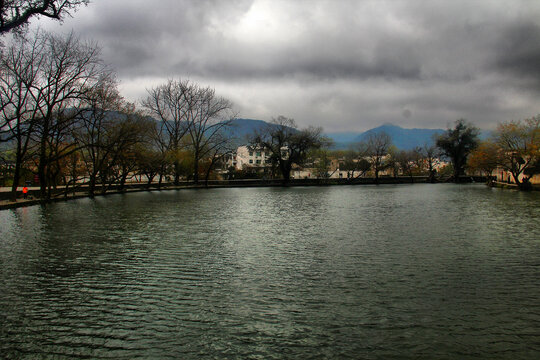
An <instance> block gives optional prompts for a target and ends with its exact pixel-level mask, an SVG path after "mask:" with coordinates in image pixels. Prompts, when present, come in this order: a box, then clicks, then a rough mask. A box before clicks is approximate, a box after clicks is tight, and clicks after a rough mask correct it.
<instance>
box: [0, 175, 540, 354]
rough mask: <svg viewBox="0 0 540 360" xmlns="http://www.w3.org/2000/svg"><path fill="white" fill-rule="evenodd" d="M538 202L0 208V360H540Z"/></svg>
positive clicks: (304, 195)
mask: <svg viewBox="0 0 540 360" xmlns="http://www.w3.org/2000/svg"><path fill="white" fill-rule="evenodd" d="M539 200H540V194H538V193H517V192H512V191H500V190H495V189H489V188H486V187H484V186H480V185H476V186H474V185H472V186H471V185H468V186H454V185H447V184H436V185H427V184H426V185H400V186H378V187H376V186H351V187H345V186H344V187H322V188H311V187H309V188H289V189H281V188H255V189H247V188H246V189H215V190H182V191H166V192H152V193H137V194H129V195H115V196H107V197H103V198H96V199H94V200H90V199H83V200H77V201H71V202H66V203H57V204H51V205H47V206H45V207H39V206H35V207H29V208H22V209H17V210H8V211H1V212H0V224H1V225H2V227H1V230H0V265H1V270H0V271H1V273H0V284H1V288H2V290H1V291H0V355H2V357H6V358H24V357H28V358H49V357H55V356H56V357H63V356H67V357H69V356H74V357H89V358H98V357H105V358H126V359H132V358H264V359H266V358H283V357H286V358H287V357H290V358H309V357H315V358H326V357H331V358H367V359H371V358H373V359H375V358H388V357H399V358H403V357H404V358H418V357H420V358H422V357H424V358H512V359H516V358H524V359H527V358H529V359H530V358H536V357H537V356H538V355H539V354H540V335H539V334H540V282H539V279H540V225H539V222H538V218H539V215H540V206H539V204H540V202H539Z"/></svg>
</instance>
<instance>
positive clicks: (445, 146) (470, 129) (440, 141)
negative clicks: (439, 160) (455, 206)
mask: <svg viewBox="0 0 540 360" xmlns="http://www.w3.org/2000/svg"><path fill="white" fill-rule="evenodd" d="M479 133H480V130H479V129H478V128H476V127H474V126H472V125H471V124H469V123H467V121H465V120H464V119H459V120H456V122H455V126H454V128H453V129H447V130H446V133H444V134H442V135H441V136H439V137H438V138H437V147H438V148H439V149H441V152H442V153H443V154H444V155H445V156H447V157H448V158H449V159H450V161H451V163H452V166H453V169H454V181H455V182H456V183H457V182H459V177H460V176H461V175H463V174H464V173H465V166H466V165H467V157H468V156H469V154H470V152H471V151H473V150H474V149H475V148H476V147H477V146H478V135H479Z"/></svg>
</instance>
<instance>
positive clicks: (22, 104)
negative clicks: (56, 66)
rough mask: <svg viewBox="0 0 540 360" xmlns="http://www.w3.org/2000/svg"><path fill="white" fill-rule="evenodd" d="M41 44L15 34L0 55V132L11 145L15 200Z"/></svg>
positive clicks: (31, 124) (26, 148)
mask: <svg viewBox="0 0 540 360" xmlns="http://www.w3.org/2000/svg"><path fill="white" fill-rule="evenodd" d="M43 45H44V43H43V41H42V39H41V38H39V37H36V38H35V39H33V40H30V39H28V38H26V37H24V36H21V37H17V38H16V39H14V40H13V41H12V42H11V43H10V44H9V46H8V47H7V49H6V50H5V52H4V54H3V56H2V57H1V58H0V73H1V76H0V116H1V122H0V136H1V135H4V136H2V138H3V140H4V141H9V142H11V143H12V144H13V146H14V161H15V168H14V171H13V183H12V188H11V198H12V200H16V197H17V186H18V185H19V181H20V176H21V170H22V166H23V163H24V162H25V160H26V159H27V154H28V152H29V149H30V147H31V144H32V143H31V138H32V135H33V133H34V131H35V124H36V122H35V121H34V119H35V117H36V112H37V106H36V102H35V100H34V98H33V96H32V88H33V86H34V84H35V82H36V81H38V76H39V71H40V69H41V65H42V62H43V58H44V51H43Z"/></svg>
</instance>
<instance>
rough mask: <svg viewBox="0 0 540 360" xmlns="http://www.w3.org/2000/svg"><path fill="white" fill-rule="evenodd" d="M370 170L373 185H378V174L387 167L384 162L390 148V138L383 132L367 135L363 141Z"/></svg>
mask: <svg viewBox="0 0 540 360" xmlns="http://www.w3.org/2000/svg"><path fill="white" fill-rule="evenodd" d="M362 146H363V147H365V151H366V153H367V155H368V158H369V162H370V163H371V169H372V170H373V173H374V175H375V183H376V184H378V183H379V173H380V172H381V171H382V170H384V169H385V168H386V166H387V164H385V162H384V160H385V157H386V155H387V154H388V152H389V150H390V147H391V146H392V138H391V137H390V135H388V133H386V132H385V131H380V132H375V133H369V134H368V136H367V137H366V139H365V140H364V141H363V145H362Z"/></svg>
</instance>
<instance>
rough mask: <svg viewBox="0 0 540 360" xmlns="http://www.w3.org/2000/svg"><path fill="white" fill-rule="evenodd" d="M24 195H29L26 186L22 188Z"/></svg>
mask: <svg viewBox="0 0 540 360" xmlns="http://www.w3.org/2000/svg"><path fill="white" fill-rule="evenodd" d="M22 193H23V194H28V188H27V187H26V186H25V187H23V188H22Z"/></svg>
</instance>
